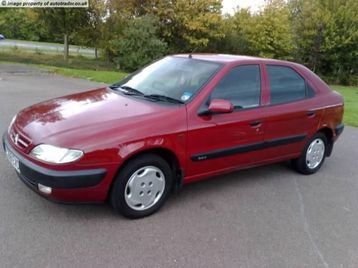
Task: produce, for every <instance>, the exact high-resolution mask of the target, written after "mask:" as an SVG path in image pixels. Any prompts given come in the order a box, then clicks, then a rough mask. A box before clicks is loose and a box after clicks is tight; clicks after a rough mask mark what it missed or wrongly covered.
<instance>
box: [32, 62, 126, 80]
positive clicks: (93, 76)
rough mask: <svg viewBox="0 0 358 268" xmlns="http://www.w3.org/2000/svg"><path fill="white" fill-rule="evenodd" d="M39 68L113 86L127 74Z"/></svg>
mask: <svg viewBox="0 0 358 268" xmlns="http://www.w3.org/2000/svg"><path fill="white" fill-rule="evenodd" d="M39 67H40V68H44V69H47V70H49V71H50V72H54V73H57V74H60V75H65V76H70V77H78V78H83V79H87V80H92V81H96V82H102V83H106V84H113V83H115V82H118V81H119V80H121V79H122V78H123V77H125V76H126V75H127V73H125V72H122V71H95V70H85V69H73V68H62V67H52V66H46V65H39Z"/></svg>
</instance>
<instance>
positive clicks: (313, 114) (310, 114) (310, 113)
mask: <svg viewBox="0 0 358 268" xmlns="http://www.w3.org/2000/svg"><path fill="white" fill-rule="evenodd" d="M315 115H316V112H315V111H307V116H308V117H314V116H315Z"/></svg>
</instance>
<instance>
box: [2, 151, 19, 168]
mask: <svg viewBox="0 0 358 268" xmlns="http://www.w3.org/2000/svg"><path fill="white" fill-rule="evenodd" d="M5 151H6V156H7V159H8V160H9V162H10V163H11V165H12V166H13V167H14V168H15V169H16V171H17V172H19V173H20V165H19V159H18V158H17V157H16V156H15V155H14V154H13V153H12V152H10V151H9V150H8V149H7V148H5Z"/></svg>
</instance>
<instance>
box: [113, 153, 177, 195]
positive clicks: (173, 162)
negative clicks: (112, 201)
mask: <svg viewBox="0 0 358 268" xmlns="http://www.w3.org/2000/svg"><path fill="white" fill-rule="evenodd" d="M145 154H156V155H158V156H160V157H161V158H163V159H164V160H165V161H167V162H168V164H169V165H170V167H171V169H172V170H173V176H174V183H173V190H174V191H175V192H178V191H179V190H180V188H181V186H182V184H183V178H184V171H183V168H182V166H181V164H180V161H179V158H178V156H177V155H176V154H175V153H174V152H173V151H172V150H170V149H167V148H164V147H154V148H147V149H144V150H140V151H136V152H134V153H132V154H130V155H128V157H127V158H125V159H124V161H123V162H122V163H121V165H120V166H119V168H118V170H117V172H116V174H115V175H114V178H113V180H112V182H111V185H110V187H109V189H108V193H107V198H108V197H109V195H110V192H111V189H112V187H113V183H114V181H115V178H116V177H117V176H118V174H119V172H120V170H121V168H123V167H124V166H125V165H126V164H127V163H128V162H129V161H132V160H133V159H135V158H137V157H139V156H142V155H145Z"/></svg>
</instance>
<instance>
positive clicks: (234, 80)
mask: <svg viewBox="0 0 358 268" xmlns="http://www.w3.org/2000/svg"><path fill="white" fill-rule="evenodd" d="M260 98H261V74H260V67H259V65H242V66H238V67H235V68H233V69H232V70H230V71H229V72H228V73H227V74H226V75H225V76H224V78H223V79H222V80H221V81H220V82H219V84H218V85H217V86H216V87H215V89H214V90H213V92H212V94H211V99H225V100H228V101H230V102H231V103H232V104H233V105H234V107H235V108H238V109H242V108H251V107H257V106H259V105H260Z"/></svg>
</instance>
